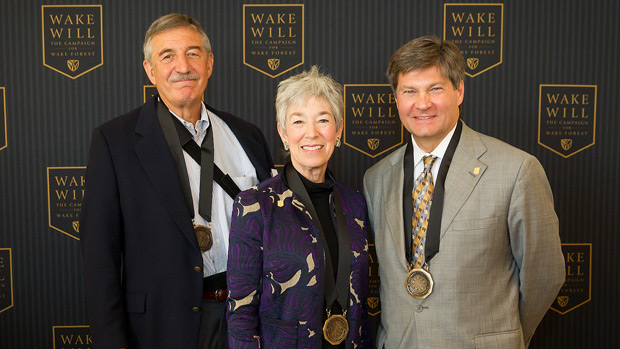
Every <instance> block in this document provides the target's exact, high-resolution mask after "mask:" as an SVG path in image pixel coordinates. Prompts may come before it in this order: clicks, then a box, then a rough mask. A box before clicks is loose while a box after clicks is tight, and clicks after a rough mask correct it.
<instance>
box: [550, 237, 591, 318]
mask: <svg viewBox="0 0 620 349" xmlns="http://www.w3.org/2000/svg"><path fill="white" fill-rule="evenodd" d="M562 254H563V255H564V265H565V268H566V278H565V280H564V284H563V285H562V289H560V292H558V295H557V297H556V298H555V300H554V301H553V304H551V307H550V308H551V309H552V310H553V311H555V312H558V313H559V314H562V315H564V314H566V313H568V312H570V311H571V310H574V309H576V308H578V307H580V306H582V305H584V304H586V303H588V302H589V301H590V300H591V294H592V244H591V243H568V244H562Z"/></svg>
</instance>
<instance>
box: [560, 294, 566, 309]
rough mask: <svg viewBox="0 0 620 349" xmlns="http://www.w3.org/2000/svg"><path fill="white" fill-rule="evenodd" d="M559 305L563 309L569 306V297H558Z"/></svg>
mask: <svg viewBox="0 0 620 349" xmlns="http://www.w3.org/2000/svg"><path fill="white" fill-rule="evenodd" d="M558 304H559V305H560V306H561V307H562V308H564V307H565V306H566V305H567V304H568V296H559V297H558Z"/></svg>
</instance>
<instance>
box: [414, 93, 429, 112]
mask: <svg viewBox="0 0 620 349" xmlns="http://www.w3.org/2000/svg"><path fill="white" fill-rule="evenodd" d="M430 107H431V97H430V96H429V94H428V93H424V92H423V93H420V94H419V95H418V98H417V99H416V108H418V109H420V110H426V109H428V108H430Z"/></svg>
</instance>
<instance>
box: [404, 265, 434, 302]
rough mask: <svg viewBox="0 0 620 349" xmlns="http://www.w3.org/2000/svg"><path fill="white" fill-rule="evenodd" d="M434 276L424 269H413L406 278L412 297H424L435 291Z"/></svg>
mask: <svg viewBox="0 0 620 349" xmlns="http://www.w3.org/2000/svg"><path fill="white" fill-rule="evenodd" d="M433 284H434V282H433V277H432V276H431V273H429V272H427V271H426V270H424V269H411V270H410V271H409V273H408V274H407V278H406V279H405V288H406V289H407V292H408V293H409V294H410V295H411V297H413V298H416V299H424V298H426V297H428V296H429V295H430V294H431V293H432V292H433Z"/></svg>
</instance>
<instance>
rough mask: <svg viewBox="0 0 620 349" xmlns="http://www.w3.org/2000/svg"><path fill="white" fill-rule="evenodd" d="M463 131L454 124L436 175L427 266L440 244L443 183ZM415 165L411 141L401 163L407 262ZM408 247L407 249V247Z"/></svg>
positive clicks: (427, 242) (426, 254)
mask: <svg viewBox="0 0 620 349" xmlns="http://www.w3.org/2000/svg"><path fill="white" fill-rule="evenodd" d="M462 130H463V123H462V122H461V120H459V121H458V122H457V124H456V129H455V130H454V134H453V135H452V139H451V140H450V143H449V144H448V148H447V149H446V153H445V154H444V156H443V158H442V159H441V165H440V166H439V172H438V173H437V179H436V180H435V191H434V192H433V199H432V200H433V203H432V205H431V212H430V216H429V218H428V229H427V230H426V243H425V245H424V256H425V261H426V263H427V264H428V263H429V262H430V261H431V259H433V257H434V256H435V255H436V254H437V253H439V244H440V242H441V239H440V238H441V217H442V213H443V198H444V193H445V183H446V177H447V175H448V169H449V168H450V163H451V162H452V157H453V156H454V151H455V150H456V146H457V145H458V143H459V140H460V139H461V132H462ZM410 138H411V137H410ZM414 167H415V164H414V163H413V145H412V144H411V141H410V142H409V143H408V144H407V148H406V149H405V157H404V163H403V170H404V177H403V178H404V179H405V185H404V188H403V213H404V224H405V242H406V244H405V252H406V255H407V260H408V261H411V260H412V256H411V253H412V251H411V244H412V243H413V242H412V241H411V239H412V236H411V227H412V222H411V221H412V216H413V207H412V204H411V200H412V198H411V192H412V191H413V182H414V180H412V178H413V168H414ZM407 246H408V247H407Z"/></svg>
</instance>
